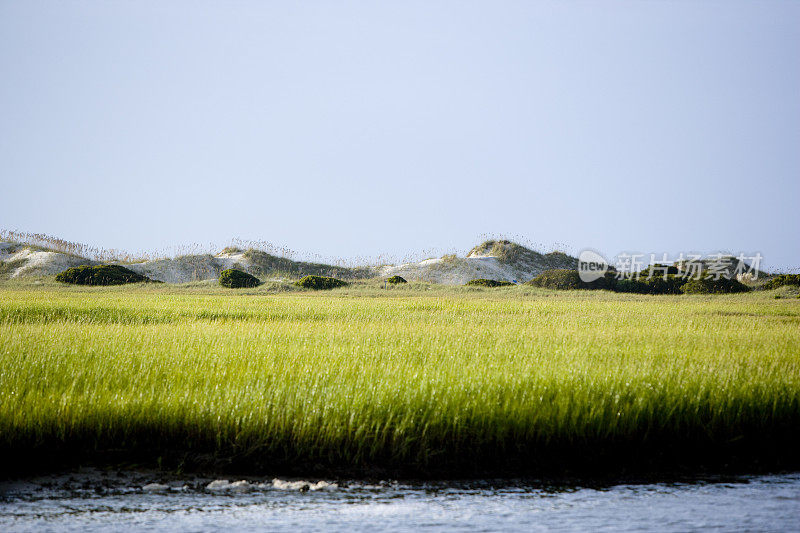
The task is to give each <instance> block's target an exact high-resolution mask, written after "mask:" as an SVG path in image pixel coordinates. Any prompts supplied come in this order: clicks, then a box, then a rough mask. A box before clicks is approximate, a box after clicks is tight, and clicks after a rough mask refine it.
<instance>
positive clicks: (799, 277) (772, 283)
mask: <svg viewBox="0 0 800 533" xmlns="http://www.w3.org/2000/svg"><path fill="white" fill-rule="evenodd" d="M784 285H796V286H800V274H779V275H777V276H775V277H774V278H772V279H770V280H769V281H767V282H766V283H765V284H764V285H763V286H762V287H763V288H764V289H777V288H778V287H783V286H784Z"/></svg>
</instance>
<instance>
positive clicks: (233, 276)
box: [219, 268, 261, 289]
mask: <svg viewBox="0 0 800 533" xmlns="http://www.w3.org/2000/svg"><path fill="white" fill-rule="evenodd" d="M219 284H220V285H222V286H223V287H227V288H229V289H244V288H250V287H257V286H258V285H260V284H261V282H260V281H259V280H258V278H257V277H255V276H252V275H250V274H248V273H247V272H242V271H241V270H236V269H234V268H229V269H228V270H223V271H222V272H220V274H219Z"/></svg>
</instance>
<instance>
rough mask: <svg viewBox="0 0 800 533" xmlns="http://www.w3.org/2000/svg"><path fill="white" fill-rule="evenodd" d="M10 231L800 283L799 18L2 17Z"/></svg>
mask: <svg viewBox="0 0 800 533" xmlns="http://www.w3.org/2000/svg"><path fill="white" fill-rule="evenodd" d="M0 184H1V185H2V187H1V188H0V191H2V193H0V196H2V198H1V199H0V227H2V228H6V229H18V230H25V231H34V232H44V233H50V234H54V235H57V236H60V237H63V238H66V239H69V240H74V241H81V242H86V243H89V244H92V245H96V246H101V247H107V248H111V247H115V248H123V249H129V250H141V249H157V248H163V247H165V246H169V245H178V244H184V243H192V242H200V243H207V242H217V243H223V244H224V243H225V242H227V241H228V240H229V239H230V238H231V237H241V238H245V239H263V240H267V241H271V242H273V243H276V244H284V245H288V246H289V247H292V248H294V249H298V250H302V251H307V252H313V253H318V254H322V255H324V256H335V257H343V258H353V257H370V256H376V255H378V254H381V253H388V254H392V255H395V256H403V255H405V254H407V253H409V252H419V251H421V250H430V249H435V250H442V251H446V250H453V249H458V250H464V249H468V248H469V247H471V246H472V245H473V244H475V243H476V242H477V241H478V240H479V239H480V238H481V236H482V235H485V234H495V235H499V234H505V235H508V236H511V237H517V238H521V239H524V240H528V241H532V242H535V243H542V244H544V245H545V247H547V246H548V245H549V244H551V243H564V244H565V245H566V246H567V248H568V249H570V250H571V251H577V250H579V249H581V248H583V247H592V248H596V249H599V250H601V251H603V252H605V253H607V254H608V255H613V254H616V253H617V252H620V251H623V250H629V251H642V252H651V251H658V252H661V251H665V252H671V253H677V252H680V251H691V250H694V251H714V250H719V249H725V250H730V251H733V252H739V251H745V252H754V251H760V252H761V253H762V254H763V255H764V257H765V261H766V264H767V265H768V266H772V267H798V266H800V246H798V243H799V242H800V238H799V237H800V205H799V204H798V202H799V201H800V2H789V1H782V2H774V1H758V2H756V1H753V2H735V1H731V0H724V1H719V2H697V1H683V2H667V1H641V2H633V1H626V2H602V1H591V2H570V1H558V2H528V1H525V2H502V1H500V2H497V1H492V2H489V1H485V2H462V1H458V2H455V1H447V2H445V1H439V2H436V1H434V2H430V1H425V2H290V1H285V2H222V1H220V2H196V1H193V2H133V1H126V2H56V1H48V2H35V1H21V0H20V1H14V2H12V1H8V0H2V1H0Z"/></svg>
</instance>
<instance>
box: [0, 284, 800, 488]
mask: <svg viewBox="0 0 800 533" xmlns="http://www.w3.org/2000/svg"><path fill="white" fill-rule="evenodd" d="M373 285H374V284H373ZM373 285H368V284H361V285H356V286H353V287H349V288H346V289H338V290H335V291H328V292H325V293H324V294H318V293H310V292H283V293H282V292H279V289H281V288H280V287H279V286H277V285H271V286H267V287H262V288H259V289H252V290H245V291H243V292H239V291H237V292H235V293H232V291H230V290H224V289H222V290H220V289H216V288H214V287H212V286H209V285H203V284H199V285H196V286H182V287H169V286H164V285H161V286H154V285H142V286H127V287H114V288H74V287H56V286H53V285H52V284H49V283H45V284H44V285H43V286H32V285H30V284H27V285H21V284H18V285H14V284H9V283H7V284H5V285H0V448H1V449H0V452H2V453H3V456H4V458H5V459H4V460H5V461H6V462H7V463H8V465H14V464H16V465H19V464H23V463H26V462H31V461H34V462H35V461H36V460H37V459H36V457H45V456H46V457H47V458H48V460H49V461H50V462H52V463H55V464H58V463H59V462H65V463H66V462H68V461H69V460H71V459H73V458H75V457H79V458H80V460H86V459H87V457H88V458H89V459H91V456H92V454H95V455H97V456H98V457H99V456H100V455H102V454H103V453H106V452H109V451H112V452H114V453H116V454H117V455H115V456H114V457H115V460H119V459H120V458H130V460H131V461H134V460H135V461H156V460H157V458H159V457H165V458H169V460H170V461H172V462H175V463H176V464H177V463H180V462H181V461H184V462H186V463H187V464H188V465H190V466H192V465H193V466H197V465H199V466H205V467H209V468H228V467H230V468H251V469H253V470H254V471H255V470H259V471H262V470H263V471H270V470H292V471H298V472H302V471H304V470H306V471H311V470H326V469H327V470H329V471H331V472H334V471H335V472H345V473H352V474H354V475H358V474H363V473H370V472H380V471H381V470H380V469H386V470H385V471H387V472H394V473H397V472H400V473H402V472H407V473H412V474H415V475H418V474H432V475H454V474H462V473H463V474H469V473H472V472H482V471H495V470H496V471H501V472H504V473H509V472H510V473H543V472H564V471H569V472H573V473H577V474H580V473H582V471H586V472H588V471H595V470H596V471H604V472H608V471H612V472H617V471H619V469H628V468H632V469H636V468H639V469H642V468H644V469H647V468H676V467H677V468H680V467H682V466H685V465H700V466H703V465H712V464H713V465H725V464H731V462H738V463H737V464H744V465H746V466H749V465H753V464H755V463H756V462H760V463H770V464H771V463H774V464H778V465H787V464H788V465H791V464H796V463H797V461H796V452H794V451H793V450H794V449H795V446H796V442H795V441H794V440H793V439H796V438H797V436H798V433H800V431H798V427H799V426H798V423H799V422H800V300H796V299H794V300H788V299H781V300H776V299H773V298H771V296H770V295H769V294H768V293H767V294H745V295H731V296H713V297H689V296H662V297H653V296H638V295H616V294H610V293H605V292H588V291H586V292H585V291H575V292H552V291H545V290H537V289H531V288H522V287H511V288H501V289H471V288H443V287H432V288H430V289H429V288H428V286H426V285H420V284H409V286H408V287H399V288H393V289H392V290H389V291H384V290H380V289H377V288H375V286H373ZM126 454H128V455H126ZM203 461H205V462H203ZM8 465H7V466H8Z"/></svg>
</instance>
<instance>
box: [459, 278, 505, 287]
mask: <svg viewBox="0 0 800 533" xmlns="http://www.w3.org/2000/svg"><path fill="white" fill-rule="evenodd" d="M509 285H514V284H513V283H511V282H510V281H497V280H496V279H484V278H478V279H473V280H472V281H468V282H467V286H468V287H508V286H509Z"/></svg>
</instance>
